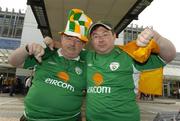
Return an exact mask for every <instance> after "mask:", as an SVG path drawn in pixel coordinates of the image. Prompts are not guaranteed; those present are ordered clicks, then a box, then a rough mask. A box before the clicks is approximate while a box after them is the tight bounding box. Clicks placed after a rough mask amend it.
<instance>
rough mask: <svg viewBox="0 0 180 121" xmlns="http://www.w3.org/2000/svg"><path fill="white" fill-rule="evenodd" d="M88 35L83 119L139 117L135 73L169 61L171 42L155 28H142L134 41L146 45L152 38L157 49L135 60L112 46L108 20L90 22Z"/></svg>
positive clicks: (132, 119)
mask: <svg viewBox="0 0 180 121" xmlns="http://www.w3.org/2000/svg"><path fill="white" fill-rule="evenodd" d="M90 37H91V45H92V47H93V51H89V52H88V53H87V56H86V61H87V97H86V100H87V102H86V118H87V121H140V112H139V108H138V105H137V103H136V90H135V89H136V85H138V82H137V81H138V80H139V79H138V78H139V74H140V72H141V71H144V70H151V69H155V68H160V67H163V66H164V65H165V63H167V62H170V61H171V60H172V59H173V58H174V57H175V55H176V51H175V47H174V45H173V44H172V43H171V42H170V41H169V40H167V39H166V38H164V37H162V36H161V35H159V34H158V33H157V32H155V31H153V30H151V29H149V28H147V29H145V30H144V31H143V32H141V34H140V35H139V36H138V38H137V40H136V42H137V45H138V46H142V47H146V46H147V45H148V43H149V42H150V41H149V40H150V39H152V38H153V39H154V40H155V42H156V43H157V45H158V46H159V48H160V52H159V54H151V55H150V57H149V59H148V60H147V61H146V62H145V63H139V62H137V61H135V60H134V59H133V58H132V57H131V56H129V54H127V53H126V52H125V51H123V50H122V49H120V48H119V47H117V46H114V41H115V38H116V35H115V33H114V31H113V28H112V26H111V25H110V24H108V23H106V22H103V21H99V22H97V23H94V24H93V25H92V26H91V27H90ZM155 76H156V75H155Z"/></svg>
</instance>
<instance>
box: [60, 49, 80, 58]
mask: <svg viewBox="0 0 180 121" xmlns="http://www.w3.org/2000/svg"><path fill="white" fill-rule="evenodd" d="M61 50H62V48H59V49H58V50H57V53H58V55H59V56H60V57H61V56H63V55H62V53H61ZM63 57H64V56H63ZM79 59H80V56H77V57H76V58H73V59H71V60H76V61H79Z"/></svg>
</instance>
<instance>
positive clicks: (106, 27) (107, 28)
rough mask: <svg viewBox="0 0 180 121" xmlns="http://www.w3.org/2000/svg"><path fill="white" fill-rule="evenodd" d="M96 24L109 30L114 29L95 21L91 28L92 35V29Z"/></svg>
mask: <svg viewBox="0 0 180 121" xmlns="http://www.w3.org/2000/svg"><path fill="white" fill-rule="evenodd" d="M96 26H103V27H104V28H106V29H107V30H112V28H111V27H110V26H108V25H106V24H104V23H94V24H93V25H91V27H90V28H89V34H90V35H91V33H92V30H93V28H94V27H96Z"/></svg>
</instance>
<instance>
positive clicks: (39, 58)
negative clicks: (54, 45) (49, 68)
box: [35, 49, 44, 63]
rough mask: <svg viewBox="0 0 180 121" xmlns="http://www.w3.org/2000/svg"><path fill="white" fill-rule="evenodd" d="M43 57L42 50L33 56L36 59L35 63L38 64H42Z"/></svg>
mask: <svg viewBox="0 0 180 121" xmlns="http://www.w3.org/2000/svg"><path fill="white" fill-rule="evenodd" d="M43 55H44V49H42V50H41V51H40V53H38V54H37V55H36V56H35V58H36V59H37V61H38V62H39V63H41V62H42V56H43Z"/></svg>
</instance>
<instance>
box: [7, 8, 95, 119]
mask: <svg viewBox="0 0 180 121" xmlns="http://www.w3.org/2000/svg"><path fill="white" fill-rule="evenodd" d="M91 23H92V20H91V19H90V18H89V17H88V16H87V15H85V13H84V12H83V11H82V10H80V9H72V10H70V12H69V15H68V22H67V26H66V28H65V31H63V32H60V35H61V40H60V44H61V48H60V49H58V50H55V52H51V51H50V49H49V48H46V49H45V50H44V49H43V48H41V46H40V45H38V44H35V43H32V44H28V45H26V46H25V47H21V48H18V49H17V50H15V51H14V52H13V53H12V54H11V55H10V56H9V58H8V59H9V63H10V64H12V65H14V66H17V67H18V66H21V67H24V68H29V67H32V66H35V65H36V68H35V73H34V78H33V80H32V86H31V87H30V89H29V91H28V94H27V96H26V98H25V102H24V103H25V112H24V116H23V117H22V118H21V121H26V120H28V121H37V120H38V121H77V120H78V119H79V116H80V109H81V104H82V99H83V96H82V95H83V90H84V89H85V87H86V69H85V64H84V61H81V58H80V57H79V53H80V52H81V50H82V49H83V47H84V46H85V43H86V42H87V41H88V39H87V35H88V29H89V27H90V25H91ZM41 56H42V58H39V57H41Z"/></svg>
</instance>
